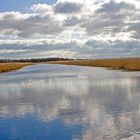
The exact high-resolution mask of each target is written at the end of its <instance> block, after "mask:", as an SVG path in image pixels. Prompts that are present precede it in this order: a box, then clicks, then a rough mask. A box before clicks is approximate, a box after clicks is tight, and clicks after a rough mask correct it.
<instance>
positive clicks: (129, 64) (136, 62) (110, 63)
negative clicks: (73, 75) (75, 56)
mask: <svg viewBox="0 0 140 140" xmlns="http://www.w3.org/2000/svg"><path fill="white" fill-rule="evenodd" d="M48 63H49V64H63V65H77V66H92V67H106V68H109V69H115V70H123V71H140V58H114V59H113V58H112V59H96V60H69V61H55V62H54V61H51V62H48Z"/></svg>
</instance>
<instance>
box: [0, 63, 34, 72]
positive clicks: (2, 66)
mask: <svg viewBox="0 0 140 140" xmlns="http://www.w3.org/2000/svg"><path fill="white" fill-rule="evenodd" d="M30 64H31V63H14V62H13V63H0V72H8V71H12V70H17V69H20V68H22V67H24V66H27V65H30Z"/></svg>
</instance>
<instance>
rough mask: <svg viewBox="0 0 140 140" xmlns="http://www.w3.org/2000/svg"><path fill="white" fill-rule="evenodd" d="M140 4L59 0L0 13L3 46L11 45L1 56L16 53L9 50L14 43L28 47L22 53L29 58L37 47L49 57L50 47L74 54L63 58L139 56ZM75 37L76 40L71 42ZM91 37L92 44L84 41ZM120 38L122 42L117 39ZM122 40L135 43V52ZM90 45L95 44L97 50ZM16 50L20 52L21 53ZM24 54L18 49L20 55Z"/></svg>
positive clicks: (114, 0) (0, 45) (0, 44)
mask: <svg viewBox="0 0 140 140" xmlns="http://www.w3.org/2000/svg"><path fill="white" fill-rule="evenodd" d="M138 3H139V1H136V0H135V1H133V2H132V1H127V0H101V1H97V0H94V1H93V0H77V1H74V0H58V1H57V2H56V3H54V4H53V5H47V4H34V5H32V6H31V7H30V8H29V9H28V11H26V12H24V13H21V12H15V11H11V12H3V13H0V48H1V49H3V50H5V48H4V47H6V48H7V47H9V48H8V49H9V53H5V51H1V52H3V55H1V56H5V57H7V56H8V55H9V54H10V55H11V54H12V53H13V52H12V51H11V52H10V50H11V48H10V47H11V44H12V48H14V47H13V46H14V45H15V48H17V49H18V48H19V50H20V48H21V47H23V48H24V47H25V48H26V47H27V49H26V51H24V52H23V56H24V55H25V54H26V53H27V56H28V57H30V56H32V57H33V56H36V53H37V52H36V51H37V50H36V49H35V48H37V46H38V50H40V53H38V54H41V53H42V54H44V53H43V52H44V51H45V52H46V54H47V56H50V55H49V54H48V53H47V52H49V50H50V51H53V52H55V51H57V52H61V51H62V50H64V51H68V52H71V53H72V54H73V55H70V53H69V55H67V56H66V55H64V57H65V56H66V57H69V56H70V57H79V58H82V56H83V57H84V58H88V57H89V58H94V57H102V56H103V57H110V56H121V55H124V56H125V55H139V54H138V52H136V50H137V51H138V49H139V46H137V45H136V44H135V42H139V40H140V7H139V6H138ZM73 40H76V43H71V42H73ZM89 40H94V41H93V42H92V41H91V43H90V44H91V45H90V47H89V44H88V43H85V42H89ZM118 40H121V41H120V42H118ZM109 41H114V42H117V44H118V46H120V47H119V48H120V50H119V51H118V49H117V48H116V50H115V49H114V46H113V45H109V44H108V43H105V45H104V43H103V42H109ZM13 42H14V43H13ZM97 42H98V43H97ZM122 42H125V43H126V44H125V46H129V42H132V43H131V46H132V50H131V51H132V52H130V51H129V50H126V48H125V46H124V43H122ZM54 44H55V45H54ZM60 44H61V45H60ZM100 44H102V46H104V47H101V48H100V47H99V48H100V49H99V48H96V47H95V46H98V45H100ZM112 44H113V43H112ZM8 45H9V46H8ZM50 46H51V47H50ZM60 46H61V47H60ZM62 46H63V47H62ZM71 46H72V47H71ZM81 46H82V47H81ZM91 46H94V47H93V48H94V49H93V48H92V47H91ZM107 46H108V47H107ZM136 46H137V48H136ZM31 48H34V49H35V50H34V51H33V50H32V49H31ZM39 48H40V49H39ZM58 48H59V49H60V51H58ZM133 48H135V49H133ZM30 49H31V50H32V51H33V52H32V53H31V50H30ZM96 49H97V50H96ZM21 50H22V49H21ZM101 50H102V51H101ZM103 50H104V51H103ZM111 51H112V53H111ZM125 51H126V52H125ZM128 51H129V52H128ZM16 53H17V55H18V52H16ZM21 53H22V52H19V54H20V55H18V57H20V56H21ZM30 53H31V55H30ZM1 54H2V53H1ZM56 54H57V55H58V54H59V53H56ZM63 54H64V53H63ZM42 56H46V55H45V54H44V55H42ZM61 56H62V55H61ZM12 57H14V55H12ZM25 57H26V55H25Z"/></svg>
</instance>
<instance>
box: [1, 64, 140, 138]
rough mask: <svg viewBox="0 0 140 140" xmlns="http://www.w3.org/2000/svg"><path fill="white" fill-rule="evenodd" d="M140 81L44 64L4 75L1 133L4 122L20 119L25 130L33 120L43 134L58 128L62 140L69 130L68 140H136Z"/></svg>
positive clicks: (128, 75)
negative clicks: (27, 122) (43, 130)
mask: <svg viewBox="0 0 140 140" xmlns="http://www.w3.org/2000/svg"><path fill="white" fill-rule="evenodd" d="M30 71H31V72H30ZM139 77H140V73H139V72H136V73H135V72H134V73H131V72H120V71H112V70H106V69H100V68H89V67H75V66H60V65H43V64H42V65H36V66H29V67H27V68H24V69H22V70H20V71H17V72H11V73H8V74H2V75H1V76H0V79H1V80H0V124H3V125H1V126H0V130H1V129H2V126H4V121H3V120H6V119H16V118H19V119H20V123H21V122H22V123H23V122H24V123H23V124H24V125H25V126H28V124H26V123H25V122H26V121H27V119H29V120H30V122H32V124H33V125H34V124H35V122H38V123H43V124H41V125H40V126H41V127H43V126H44V124H46V126H47V127H46V126H45V127H44V128H45V129H47V128H48V126H49V128H48V129H50V128H51V127H54V126H55V127H56V128H57V127H60V131H61V132H62V133H61V132H60V133H59V132H58V133H59V135H60V134H61V137H63V138H64V137H65V136H64V135H65V133H63V131H64V130H63V131H62V129H61V128H65V130H67V138H66V139H83V140H93V139H95V140H102V139H106V140H111V139H112V140H120V139H122V140H125V139H127V140H128V139H136V140H138V139H140V119H139V118H140V93H139V91H140V78H139ZM25 120H26V121H25ZM33 120H34V121H35V122H34V121H33ZM6 129H7V128H5V130H6ZM42 129H43V128H42ZM12 131H15V130H12ZM30 131H32V132H33V131H34V130H33V129H32V130H30ZM49 131H50V132H49V134H47V132H48V131H47V130H46V131H45V133H44V134H45V136H46V137H49V136H50V139H51V138H52V137H53V136H54V135H55V132H54V131H55V129H51V130H49ZM57 131H59V130H57ZM17 133H18V132H17ZM23 133H24V132H23V131H22V132H21V135H22V134H23ZM2 134H4V133H2ZM37 134H38V135H40V136H42V135H44V134H39V133H37ZM56 135H57V134H56ZM57 136H58V135H57ZM24 138H25V137H24ZM40 138H41V137H40ZM38 139H39V138H38ZM42 139H43V138H42ZM54 139H56V137H55V138H54Z"/></svg>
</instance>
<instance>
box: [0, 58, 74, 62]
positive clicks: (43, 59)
mask: <svg viewBox="0 0 140 140" xmlns="http://www.w3.org/2000/svg"><path fill="white" fill-rule="evenodd" d="M67 60H73V59H68V58H30V59H0V63H9V62H33V63H39V62H49V61H67Z"/></svg>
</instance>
